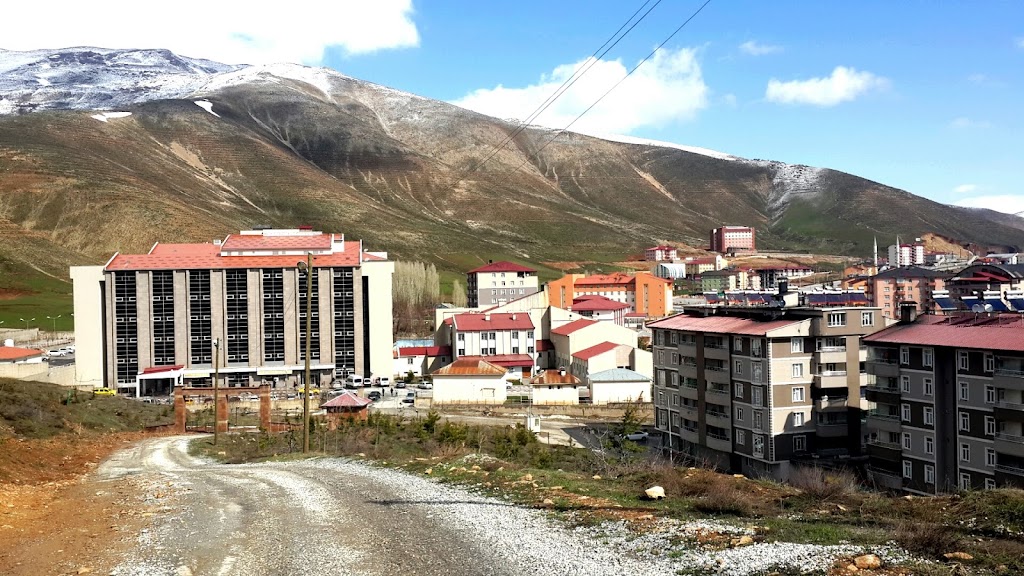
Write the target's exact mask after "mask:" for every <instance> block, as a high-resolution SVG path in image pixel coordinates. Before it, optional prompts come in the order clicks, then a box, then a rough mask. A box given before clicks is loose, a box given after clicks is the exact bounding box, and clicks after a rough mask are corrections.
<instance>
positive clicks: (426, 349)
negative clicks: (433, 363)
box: [398, 346, 452, 358]
mask: <svg viewBox="0 0 1024 576" xmlns="http://www.w3.org/2000/svg"><path fill="white" fill-rule="evenodd" d="M451 355H452V348H451V346H407V347H405V348H399V349H398V358H407V357H409V356H451Z"/></svg>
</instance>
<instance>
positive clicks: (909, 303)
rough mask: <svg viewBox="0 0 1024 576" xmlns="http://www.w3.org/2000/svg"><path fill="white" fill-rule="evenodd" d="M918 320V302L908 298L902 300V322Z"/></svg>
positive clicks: (908, 322) (909, 322) (907, 322)
mask: <svg viewBox="0 0 1024 576" xmlns="http://www.w3.org/2000/svg"><path fill="white" fill-rule="evenodd" d="M914 320H917V302H914V301H913V300H906V301H903V302H900V324H911V323H913V322H914Z"/></svg>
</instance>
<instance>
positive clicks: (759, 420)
mask: <svg viewBox="0 0 1024 576" xmlns="http://www.w3.org/2000/svg"><path fill="white" fill-rule="evenodd" d="M762 428H764V421H763V416H762V414H761V413H760V412H754V430H761V429H762Z"/></svg>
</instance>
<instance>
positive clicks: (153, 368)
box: [142, 364, 185, 374]
mask: <svg viewBox="0 0 1024 576" xmlns="http://www.w3.org/2000/svg"><path fill="white" fill-rule="evenodd" d="M184 367H185V366H184V365H183V364H178V365H177V366H150V367H149V368H144V369H143V370H142V373H143V374H158V373H160V372H170V371H172V370H181V369H182V368H184Z"/></svg>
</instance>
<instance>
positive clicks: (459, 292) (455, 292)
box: [452, 280, 468, 308]
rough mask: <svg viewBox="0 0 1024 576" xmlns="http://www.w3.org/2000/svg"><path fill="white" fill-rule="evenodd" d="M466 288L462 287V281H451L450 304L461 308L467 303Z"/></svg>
mask: <svg viewBox="0 0 1024 576" xmlns="http://www.w3.org/2000/svg"><path fill="white" fill-rule="evenodd" d="M467 301H468V300H467V298H466V289H465V288H463V287H462V283H461V282H459V281H458V280H456V281H455V282H452V304H455V306H457V307H459V308H462V307H464V306H465V305H466V303H467Z"/></svg>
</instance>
